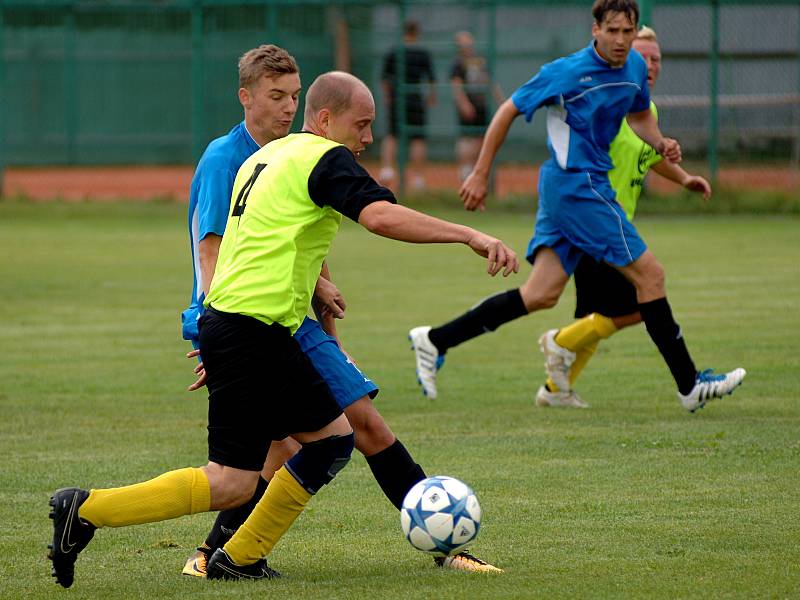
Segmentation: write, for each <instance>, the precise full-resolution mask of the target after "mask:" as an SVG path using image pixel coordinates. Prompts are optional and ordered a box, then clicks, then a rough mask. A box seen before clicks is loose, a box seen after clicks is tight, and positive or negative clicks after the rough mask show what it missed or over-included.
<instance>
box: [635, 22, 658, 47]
mask: <svg viewBox="0 0 800 600" xmlns="http://www.w3.org/2000/svg"><path fill="white" fill-rule="evenodd" d="M636 39H637V40H647V41H648V42H655V43H656V44H657V43H658V36H657V35H656V31H655V29H653V28H652V27H648V26H647V25H642V28H641V29H640V30H639V32H638V33H637V34H636Z"/></svg>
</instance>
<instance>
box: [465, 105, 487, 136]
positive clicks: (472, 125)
mask: <svg viewBox="0 0 800 600" xmlns="http://www.w3.org/2000/svg"><path fill="white" fill-rule="evenodd" d="M473 106H474V107H475V117H474V118H472V119H465V118H463V117H462V116H461V113H459V114H458V125H459V128H458V129H459V135H461V136H464V137H481V136H483V134H484V133H485V132H486V126H487V125H488V124H489V112H488V111H487V110H486V106H485V105H481V104H474V103H473Z"/></svg>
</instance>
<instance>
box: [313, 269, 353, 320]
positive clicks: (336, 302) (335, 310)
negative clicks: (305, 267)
mask: <svg viewBox="0 0 800 600" xmlns="http://www.w3.org/2000/svg"><path fill="white" fill-rule="evenodd" d="M313 301H314V304H315V306H316V308H317V309H318V310H319V311H320V312H321V313H323V314H330V315H331V316H332V317H333V318H334V319H344V310H345V309H346V308H347V303H346V302H345V301H344V297H343V296H342V294H341V292H340V291H339V288H337V287H336V285H335V284H334V283H333V282H332V281H330V280H328V279H325V278H324V277H318V278H317V285H316V287H315V288H314V298H313Z"/></svg>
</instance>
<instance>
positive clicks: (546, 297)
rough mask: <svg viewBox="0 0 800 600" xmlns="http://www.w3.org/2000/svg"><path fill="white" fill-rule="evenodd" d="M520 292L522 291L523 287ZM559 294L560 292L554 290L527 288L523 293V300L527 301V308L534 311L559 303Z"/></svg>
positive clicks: (530, 311)
mask: <svg viewBox="0 0 800 600" xmlns="http://www.w3.org/2000/svg"><path fill="white" fill-rule="evenodd" d="M520 292H522V289H521V290H520ZM559 296H560V294H559V293H556V292H554V291H552V290H543V289H527V288H526V289H525V291H524V292H523V293H522V301H523V302H524V303H525V309H526V310H527V311H528V312H529V313H532V312H534V311H537V310H543V309H546V308H553V307H554V306H555V305H556V304H558V298H559Z"/></svg>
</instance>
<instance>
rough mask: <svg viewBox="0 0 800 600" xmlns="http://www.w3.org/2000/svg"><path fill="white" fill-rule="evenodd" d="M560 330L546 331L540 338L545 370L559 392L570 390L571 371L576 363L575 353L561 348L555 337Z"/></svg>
mask: <svg viewBox="0 0 800 600" xmlns="http://www.w3.org/2000/svg"><path fill="white" fill-rule="evenodd" d="M557 333H558V329H551V330H550V331H545V332H544V333H543V334H542V337H540V338H539V349H540V350H541V351H542V354H544V370H545V372H546V373H547V376H548V377H549V378H550V379H552V380H553V383H555V384H556V387H557V388H558V389H559V390H569V389H570V384H569V370H570V368H571V367H572V363H574V362H575V353H574V352H572V351H571V350H567V349H566V348H563V347H561V346H559V345H558V344H557V343H556V340H555V337H556V334H557Z"/></svg>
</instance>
